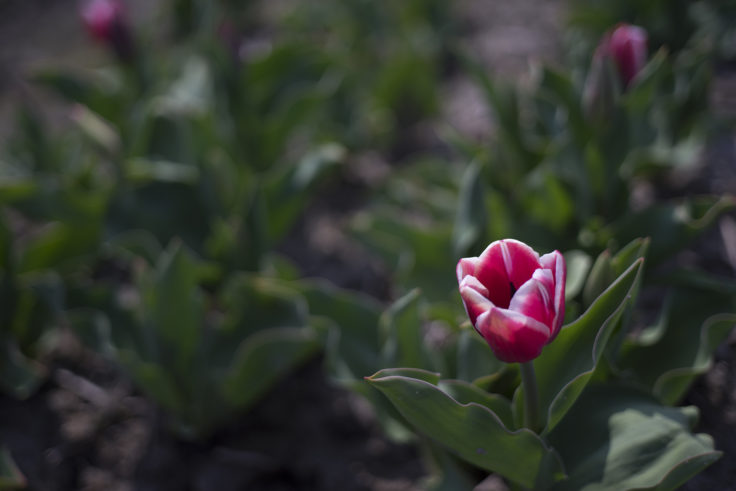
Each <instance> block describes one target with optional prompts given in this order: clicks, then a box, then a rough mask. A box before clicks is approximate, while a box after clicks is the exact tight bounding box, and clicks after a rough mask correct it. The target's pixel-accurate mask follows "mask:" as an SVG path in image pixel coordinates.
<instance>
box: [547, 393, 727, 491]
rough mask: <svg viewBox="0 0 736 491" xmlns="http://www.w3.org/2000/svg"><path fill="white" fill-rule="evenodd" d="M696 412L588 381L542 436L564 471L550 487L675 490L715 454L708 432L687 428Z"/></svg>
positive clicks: (694, 417)
mask: <svg viewBox="0 0 736 491" xmlns="http://www.w3.org/2000/svg"><path fill="white" fill-rule="evenodd" d="M697 414H698V412H697V409H696V408H694V407H685V408H672V407H666V406H661V405H660V404H659V403H658V402H657V401H656V400H654V399H652V398H651V397H650V396H649V395H647V394H646V393H641V392H638V391H636V390H632V389H630V388H626V387H621V386H618V385H615V384H594V385H591V386H590V387H589V388H587V389H586V390H585V392H584V393H583V394H582V395H581V396H580V398H579V400H578V403H577V404H576V405H575V407H574V409H573V410H571V411H570V413H568V416H567V417H566V418H565V419H564V420H563V421H562V422H561V423H560V425H559V426H558V427H557V428H556V429H555V430H553V431H552V432H551V433H550V434H549V436H548V439H549V442H550V444H551V445H552V446H553V447H554V448H555V449H556V450H557V451H558V452H559V454H560V456H561V458H562V460H563V461H564V462H565V468H566V470H567V472H568V479H567V480H565V481H562V482H559V483H557V484H556V485H554V486H553V487H552V488H551V489H554V490H563V489H565V490H573V489H596V490H614V489H616V490H619V489H676V488H677V487H678V486H680V485H681V484H683V483H684V482H685V481H686V480H687V479H688V478H689V477H690V476H692V475H694V474H696V473H698V472H699V471H700V470H702V469H704V468H705V467H707V466H708V465H709V464H711V463H713V462H714V461H715V460H716V459H718V457H719V456H720V452H716V451H714V450H713V440H712V439H711V438H710V437H709V436H707V435H703V434H697V435H693V434H692V433H691V430H692V428H693V426H694V425H695V421H696V420H697ZM573 435H574V436H573ZM571 436H572V437H571Z"/></svg>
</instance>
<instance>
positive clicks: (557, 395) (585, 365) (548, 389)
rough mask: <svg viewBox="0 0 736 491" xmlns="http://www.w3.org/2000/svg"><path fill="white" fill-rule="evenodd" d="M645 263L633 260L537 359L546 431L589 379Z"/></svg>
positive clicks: (560, 417) (536, 368)
mask: <svg viewBox="0 0 736 491" xmlns="http://www.w3.org/2000/svg"><path fill="white" fill-rule="evenodd" d="M642 264H643V260H642V259H639V260H637V261H636V262H635V263H634V264H632V265H631V266H630V267H629V268H628V269H627V270H626V271H625V272H624V273H623V274H622V275H621V276H620V277H619V278H618V279H617V280H616V281H615V282H614V283H612V284H611V286H609V287H608V289H607V290H606V291H604V292H603V293H602V294H601V295H600V296H599V297H598V299H597V300H596V301H595V302H594V303H593V305H591V306H590V308H589V309H588V310H587V311H585V313H584V314H583V315H582V316H580V318H579V319H578V320H576V321H575V322H573V323H572V324H569V325H567V326H564V327H563V328H562V330H561V331H560V334H559V335H558V336H557V339H555V340H554V341H553V342H552V343H551V344H549V345H548V346H547V347H546V348H545V349H544V351H543V352H542V355H541V356H540V357H539V358H537V359H536V360H535V361H534V369H535V371H536V373H537V380H538V384H539V402H540V407H541V409H542V414H543V417H545V418H546V425H547V426H546V431H549V430H551V429H552V428H554V427H555V425H556V424H557V423H559V421H560V420H561V419H562V417H563V416H564V415H565V413H566V412H567V410H568V409H570V407H571V406H572V405H573V403H574V402H575V399H577V397H578V396H579V395H580V393H581V392H582V391H583V389H584V388H585V385H586V384H587V383H588V380H589V379H590V377H591V375H592V374H593V371H594V370H595V367H596V365H597V364H598V360H599V359H600V357H601V354H602V353H603V349H604V348H605V346H606V343H607V342H608V339H609V338H610V336H611V333H612V332H613V330H614V328H615V327H616V325H617V321H618V320H619V319H620V317H621V315H622V313H623V312H624V310H625V308H626V307H627V305H628V304H629V302H631V301H632V300H633V299H632V295H633V293H634V290H635V289H636V285H637V282H638V279H639V275H640V274H641V270H642Z"/></svg>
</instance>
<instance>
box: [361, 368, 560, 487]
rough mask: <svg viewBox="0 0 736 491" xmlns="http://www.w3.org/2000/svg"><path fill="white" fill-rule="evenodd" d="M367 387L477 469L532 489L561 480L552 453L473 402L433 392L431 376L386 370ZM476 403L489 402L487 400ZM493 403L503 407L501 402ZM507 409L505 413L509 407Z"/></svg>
mask: <svg viewBox="0 0 736 491" xmlns="http://www.w3.org/2000/svg"><path fill="white" fill-rule="evenodd" d="M368 382H369V383H370V384H371V385H373V386H375V387H377V388H378V389H379V390H380V391H381V392H383V393H384V394H385V395H386V396H387V397H388V398H389V399H390V400H391V402H392V403H394V405H395V406H396V407H397V408H398V410H399V411H400V412H401V414H402V415H403V416H404V417H405V418H407V419H408V420H409V421H411V423H412V424H413V425H415V426H416V427H417V429H419V430H420V431H422V432H423V433H426V434H428V435H429V436H431V437H432V438H433V439H435V440H437V441H439V442H440V443H442V444H444V445H446V446H447V447H448V448H450V449H452V450H453V451H454V452H455V453H456V454H457V455H459V456H460V457H462V458H463V459H465V460H467V461H468V462H471V463H473V464H474V465H477V466H478V467H481V468H483V469H486V470H488V471H490V472H498V473H500V474H502V475H504V476H507V477H508V478H509V479H511V480H512V481H514V482H517V483H519V484H521V485H523V486H525V487H528V488H532V487H534V488H536V489H539V485H540V484H542V483H548V482H551V481H554V480H556V479H559V478H560V477H562V476H563V475H564V470H563V469H564V468H563V466H562V462H561V461H560V460H559V457H558V456H557V455H556V452H555V451H554V450H552V449H550V448H549V447H548V446H547V445H545V443H544V441H543V440H542V439H540V438H539V437H538V436H537V435H535V434H534V433H533V432H531V431H529V430H527V429H521V430H518V431H510V429H509V428H507V427H506V426H504V424H503V422H502V421H501V420H500V419H499V417H498V416H497V415H496V414H495V413H494V412H493V411H492V410H491V409H490V408H488V407H487V406H485V405H483V404H482V403H481V402H479V398H478V397H477V396H475V397H473V396H471V397H470V398H462V399H460V400H456V399H454V398H453V397H452V396H450V395H449V394H447V393H445V392H444V391H443V390H442V389H441V388H438V387H437V386H436V384H437V383H438V382H439V376H437V375H436V374H435V375H432V374H429V373H426V374H425V373H420V372H410V374H408V375H407V374H406V372H405V371H398V372H393V371H391V370H387V371H380V372H378V373H376V374H375V375H373V376H371V377H370V378H369V379H368ZM466 395H467V394H466ZM480 400H482V401H483V402H488V398H487V396H484V398H483V399H480ZM463 401H465V402H463ZM493 403H494V404H502V403H501V401H500V400H493ZM506 405H507V411H509V412H510V408H508V401H506Z"/></svg>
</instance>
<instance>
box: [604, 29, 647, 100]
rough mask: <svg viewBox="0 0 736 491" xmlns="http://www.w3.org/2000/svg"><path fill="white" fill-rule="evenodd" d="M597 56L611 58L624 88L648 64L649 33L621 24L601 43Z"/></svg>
mask: <svg viewBox="0 0 736 491" xmlns="http://www.w3.org/2000/svg"><path fill="white" fill-rule="evenodd" d="M596 56H610V57H611V58H612V59H613V61H614V62H615V63H616V67H617V68H618V72H619V75H620V77H621V81H622V83H623V85H624V87H628V86H629V85H631V81H632V80H634V77H636V75H637V74H638V73H639V72H640V71H641V69H642V68H644V65H646V64H647V31H645V30H644V29H643V28H641V27H638V26H632V25H630V24H619V25H618V26H616V28H615V29H614V30H613V31H612V32H611V33H610V34H606V36H605V37H604V38H603V40H602V41H601V44H600V45H599V46H598V49H597V50H596Z"/></svg>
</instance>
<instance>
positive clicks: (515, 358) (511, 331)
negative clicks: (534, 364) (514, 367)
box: [476, 307, 549, 363]
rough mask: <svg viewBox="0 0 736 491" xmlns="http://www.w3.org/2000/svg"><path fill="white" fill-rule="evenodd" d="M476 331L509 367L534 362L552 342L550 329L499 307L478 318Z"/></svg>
mask: <svg viewBox="0 0 736 491" xmlns="http://www.w3.org/2000/svg"><path fill="white" fill-rule="evenodd" d="M476 329H477V330H478V332H479V333H480V334H481V335H482V336H483V338H484V339H485V340H486V342H487V343H488V345H489V346H490V347H491V350H493V353H494V354H495V355H496V357H497V358H498V359H499V360H501V361H505V362H507V363H517V362H518V363H525V362H527V361H530V360H533V359H534V358H536V357H537V356H539V354H540V353H541V352H542V348H543V347H544V345H545V344H547V342H548V340H549V329H548V328H547V326H545V325H544V324H542V323H541V322H539V321H537V320H536V319H533V318H531V317H527V316H525V315H523V314H521V313H519V312H514V311H511V310H508V309H500V308H498V307H493V308H491V310H490V311H487V312H485V313H483V314H481V315H480V316H478V319H477V326H476Z"/></svg>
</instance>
